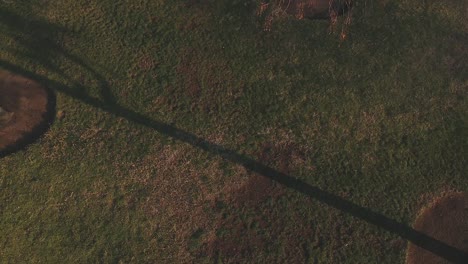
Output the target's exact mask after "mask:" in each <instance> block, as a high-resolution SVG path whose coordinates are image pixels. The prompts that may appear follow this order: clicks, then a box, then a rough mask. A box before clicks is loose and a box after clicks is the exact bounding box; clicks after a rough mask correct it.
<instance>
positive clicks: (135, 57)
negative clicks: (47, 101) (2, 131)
mask: <svg viewBox="0 0 468 264" xmlns="http://www.w3.org/2000/svg"><path fill="white" fill-rule="evenodd" d="M187 2H193V4H192V5H187V4H186V3H187ZM464 2H465V1H461V0H460V1H456V0H453V1H444V2H443V3H439V2H438V1H425V4H421V3H419V2H417V1H406V0H399V1H393V2H390V1H389V3H387V4H386V5H385V6H383V5H381V4H379V3H378V2H375V3H366V4H365V2H364V1H359V2H357V4H356V6H355V10H354V14H353V23H352V25H351V26H350V33H349V38H348V39H347V40H346V41H344V42H340V40H339V37H338V35H337V34H329V33H328V31H327V27H328V23H327V22H326V21H306V20H304V21H297V20H293V19H287V18H282V19H278V20H276V21H275V23H274V24H273V29H272V31H271V32H264V31H262V22H261V21H259V19H257V18H256V17H255V15H254V14H255V3H254V2H251V1H248V0H216V1H215V0H200V1H181V0H173V1H165V0H153V1H149V0H127V1H107V0H102V1H85V0H74V1H68V0H67V1H65V0H64V1H37V0H28V1H0V51H1V52H0V67H1V68H4V69H9V70H12V71H15V72H17V73H19V74H23V75H27V76H29V77H32V78H34V79H36V80H38V81H40V82H41V83H43V84H44V85H45V86H48V87H49V88H51V89H53V90H54V91H55V92H56V95H57V98H56V99H57V104H56V108H57V110H60V111H63V113H64V117H63V119H61V120H59V119H57V120H55V122H54V123H53V125H52V126H51V128H50V130H49V131H48V132H47V133H46V134H45V135H44V136H43V137H42V138H41V139H40V140H39V141H38V142H36V143H34V144H32V145H30V146H29V147H28V149H27V150H25V151H20V152H17V153H15V154H13V155H9V156H7V157H4V158H2V159H1V160H0V212H1V214H0V260H1V261H2V262H5V263H24V262H31V263H36V262H45V263H63V262H66V263H87V262H104V263H120V262H121V263H145V262H149V263H190V262H196V263H204V262H207V263H208V262H210V263H211V262H219V263H226V262H227V263H229V262H250V263H271V262H274V263H284V262H297V263H304V262H306V263H376V262H379V263H402V262H403V261H404V256H405V245H406V244H405V243H406V240H405V239H406V238H405V237H402V234H401V233H398V232H395V231H392V230H389V228H388V227H386V226H385V224H375V223H370V222H372V221H370V220H369V219H370V218H369V217H366V216H365V215H363V214H360V213H359V212H361V213H362V211H359V210H358V211H353V209H352V208H351V207H349V208H348V204H346V203H345V204H344V205H343V203H341V204H342V205H340V203H339V202H338V203H337V204H338V205H337V204H335V205H333V203H332V204H330V203H329V202H330V199H328V198H327V197H325V196H323V195H322V194H320V193H319V192H316V193H312V194H309V195H304V194H303V193H301V192H299V191H298V188H288V187H287V186H284V185H282V184H280V183H274V182H272V181H270V180H268V179H267V178H265V177H264V176H267V177H272V174H271V173H269V172H268V171H266V172H264V173H262V170H261V169H255V168H253V167H252V166H250V167H249V165H248V164H247V165H246V162H244V161H246V159H251V160H255V161H257V162H258V163H257V164H256V165H255V166H257V167H258V166H259V164H262V165H264V166H267V167H269V168H272V169H274V170H275V171H276V172H281V173H284V174H286V175H289V176H291V177H294V178H297V179H300V180H301V181H303V182H304V184H305V183H307V184H309V185H310V186H313V187H317V188H318V189H320V190H322V191H324V192H327V193H329V194H331V195H332V197H334V198H333V199H334V200H339V198H338V197H341V198H342V199H343V200H344V201H347V202H350V203H352V204H354V205H357V206H361V207H362V208H367V209H369V210H370V211H373V212H376V213H378V214H380V215H383V216H385V217H387V218H388V219H392V220H395V221H397V222H399V223H401V224H404V225H406V226H411V224H412V222H413V220H414V219H415V215H416V213H417V212H418V210H419V209H420V208H421V206H422V205H423V204H424V203H425V202H427V201H429V200H430V197H431V196H432V195H437V194H438V193H439V192H441V191H443V190H447V189H456V190H460V191H468V178H467V175H466V171H467V167H466V156H467V155H466V154H467V153H466V149H467V140H466V135H467V134H468V133H467V128H466V117H467V110H468V109H467V103H466V96H467V88H468V79H467V77H468V75H467V73H468V67H467V63H466V62H467V61H468V49H467V46H466V43H467V42H468V28H467V26H466V24H467V21H466V12H467V9H466V8H467V7H466V4H464ZM463 6H464V7H463ZM202 140H206V141H207V142H209V143H206V142H203V141H202ZM210 143H213V144H216V145H218V146H222V147H223V148H224V149H221V148H219V147H217V146H214V145H213V144H210ZM236 155H237V156H236ZM241 155H242V158H240V156H241ZM247 163H248V162H247ZM244 166H245V167H247V169H246V168H244ZM255 166H254V167H255ZM252 169H253V171H254V172H252V171H251V170H252ZM270 172H271V171H270ZM262 174H263V175H262ZM273 174H274V173H273ZM273 176H274V175H273ZM280 182H281V180H280ZM290 187H291V186H290ZM339 201H341V200H339ZM390 229H391V228H390Z"/></svg>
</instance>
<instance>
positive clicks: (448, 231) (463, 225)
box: [406, 193, 468, 264]
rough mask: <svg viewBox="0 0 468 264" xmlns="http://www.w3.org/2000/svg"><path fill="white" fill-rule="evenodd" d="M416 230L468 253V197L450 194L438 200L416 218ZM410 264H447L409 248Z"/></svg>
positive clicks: (416, 249) (438, 258)
mask: <svg viewBox="0 0 468 264" xmlns="http://www.w3.org/2000/svg"><path fill="white" fill-rule="evenodd" d="M414 229H416V230H418V231H420V232H422V233H424V234H426V235H428V236H430V237H433V238H435V239H437V240H439V241H442V242H444V243H446V244H447V245H450V246H453V247H455V248H458V249H460V250H462V251H465V252H468V194H467V193H450V194H447V195H445V196H443V197H440V198H437V199H435V200H434V201H433V202H432V203H431V205H430V206H428V207H427V208H425V209H423V210H422V212H421V214H420V215H419V216H418V217H417V219H416V221H415V224H414ZM406 261H407V263H412V264H419V263H421V264H422V263H424V264H431V263H447V262H446V261H445V260H444V259H442V258H441V257H439V256H437V255H434V254H433V253H431V252H429V251H427V250H425V249H422V248H420V247H418V246H416V245H414V244H411V243H410V244H409V246H408V253H407V258H406Z"/></svg>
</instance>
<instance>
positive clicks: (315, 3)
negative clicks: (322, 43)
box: [257, 0, 353, 40]
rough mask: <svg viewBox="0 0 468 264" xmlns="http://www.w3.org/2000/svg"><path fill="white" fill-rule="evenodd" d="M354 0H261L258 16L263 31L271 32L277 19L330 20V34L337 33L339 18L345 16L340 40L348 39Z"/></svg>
mask: <svg viewBox="0 0 468 264" xmlns="http://www.w3.org/2000/svg"><path fill="white" fill-rule="evenodd" d="M352 3H353V0H261V1H260V3H259V6H258V9H257V16H259V17H262V18H263V29H264V30H265V31H270V30H271V29H272V25H273V21H274V20H275V19H276V18H280V17H285V16H288V15H290V16H294V17H295V18H296V19H299V20H301V19H304V18H308V19H328V20H329V21H330V27H329V30H330V33H335V32H336V31H337V27H338V25H339V23H338V21H339V19H338V17H339V16H341V15H343V16H344V20H343V23H342V24H341V30H340V33H339V34H340V38H341V39H342V40H344V39H346V36H347V31H348V28H349V25H350V24H351V7H352Z"/></svg>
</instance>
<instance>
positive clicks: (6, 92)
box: [0, 71, 48, 151]
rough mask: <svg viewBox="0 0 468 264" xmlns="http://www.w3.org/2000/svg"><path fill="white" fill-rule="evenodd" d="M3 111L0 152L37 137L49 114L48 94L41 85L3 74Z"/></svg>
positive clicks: (0, 81) (0, 100)
mask: <svg viewBox="0 0 468 264" xmlns="http://www.w3.org/2000/svg"><path fill="white" fill-rule="evenodd" d="M0 107H2V108H3V110H5V111H6V112H7V114H4V117H5V115H8V116H7V118H4V120H3V122H1V124H0V151H3V150H5V149H7V148H11V147H13V146H15V145H16V144H18V143H19V142H21V141H24V140H25V138H26V137H29V136H31V134H33V133H35V129H36V128H37V127H39V126H41V125H42V124H43V123H44V121H45V119H46V114H47V111H48V94H47V91H46V90H45V89H44V88H43V87H41V86H40V85H39V84H38V83H36V82H34V81H32V80H30V79H26V78H24V77H21V76H18V75H14V74H12V73H10V72H6V71H1V72H0Z"/></svg>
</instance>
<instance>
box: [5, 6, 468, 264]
mask: <svg viewBox="0 0 468 264" xmlns="http://www.w3.org/2000/svg"><path fill="white" fill-rule="evenodd" d="M25 20H26V19H25V18H22V17H20V16H18V15H16V14H14V13H11V12H9V11H6V10H0V23H1V24H4V25H6V26H8V27H9V28H10V29H11V30H16V31H20V32H22V31H23V30H24V28H25V27H24V26H20V25H25V24H24V23H25V22H24V21H25ZM27 21H29V22H28V23H35V24H36V27H37V29H38V30H36V31H35V32H33V33H31V34H32V35H31V37H29V38H26V39H23V40H20V43H21V44H22V45H23V46H24V48H26V49H27V50H28V52H18V54H17V56H23V57H28V58H29V59H30V60H37V61H38V62H39V63H41V64H42V65H43V66H44V67H46V68H47V69H49V70H50V71H51V72H54V73H56V74H59V75H60V76H61V77H63V78H64V79H66V80H68V81H69V82H70V83H72V84H73V85H72V86H73V87H70V86H69V85H66V84H64V83H62V82H59V81H56V80H52V79H50V78H48V77H47V76H44V75H42V74H38V73H35V72H33V71H31V70H28V69H25V67H21V66H18V65H15V64H13V63H11V62H9V61H7V60H4V59H0V67H1V68H4V69H6V70H8V71H11V72H13V73H16V74H20V75H22V76H24V77H26V78H30V79H32V80H34V81H37V82H39V83H40V84H42V85H43V86H45V87H48V88H49V89H50V90H54V91H56V92H60V93H63V94H65V95H67V96H70V97H72V98H74V99H77V100H79V101H81V102H83V103H85V104H88V105H90V106H93V107H95V108H96V109H99V110H101V111H105V112H108V113H111V114H113V115H115V116H118V117H122V118H125V119H127V120H129V121H131V122H133V123H136V124H139V125H142V126H145V127H147V128H151V129H152V130H154V131H155V132H157V133H161V134H164V135H167V136H170V137H172V138H174V139H176V140H179V141H181V142H184V143H187V144H190V145H192V146H195V147H197V148H199V149H200V150H203V151H206V152H208V153H211V154H213V155H218V156H220V157H222V158H223V159H225V160H226V161H229V162H232V163H235V164H239V165H241V166H243V167H245V168H246V169H247V170H249V171H252V172H255V173H257V174H259V175H262V176H264V177H266V178H269V179H271V180H273V181H275V182H277V183H279V184H281V185H283V186H285V187H287V188H290V189H292V190H295V191H297V192H299V193H302V194H303V195H305V196H307V197H310V198H313V199H315V200H317V201H319V202H321V203H323V204H326V205H328V206H330V207H333V208H335V209H337V210H340V211H342V212H344V213H346V214H349V215H351V216H353V217H355V218H357V219H360V220H361V221H365V222H367V223H369V224H372V225H375V226H377V227H379V228H381V229H383V230H385V231H387V232H390V233H393V234H395V235H397V236H400V237H401V238H403V239H406V240H408V241H410V242H411V243H413V244H415V245H417V246H419V247H421V248H424V249H426V250H428V251H430V252H432V253H434V254H436V255H438V256H440V257H442V258H445V259H446V260H448V261H451V262H454V263H465V261H466V259H468V253H467V252H463V251H461V250H459V249H457V248H454V247H452V246H450V245H448V244H446V243H444V242H441V241H439V240H436V239H434V238H433V237H430V236H428V235H426V234H424V233H421V232H419V231H417V230H415V229H413V228H412V227H410V226H407V225H406V224H403V223H401V222H398V221H397V220H394V219H391V218H389V217H387V216H385V215H383V214H380V213H378V212H375V211H373V210H371V209H369V208H365V207H362V206H360V205H358V204H355V203H353V202H350V201H348V200H346V199H344V198H342V197H339V196H337V195H335V194H333V193H330V192H327V191H324V190H322V189H320V188H318V187H315V186H312V185H310V184H308V183H306V182H304V181H302V180H299V179H297V178H295V177H293V176H291V175H288V174H285V173H282V172H280V171H278V170H275V169H273V168H271V167H268V166H266V165H264V164H262V163H261V162H258V161H256V160H254V159H252V158H250V157H247V156H245V155H241V154H239V153H237V152H236V151H234V150H231V149H227V148H225V147H223V146H221V145H218V144H214V143H212V142H210V141H207V140H205V139H203V138H200V137H198V136H196V135H194V134H192V133H190V132H188V131H184V130H182V129H179V128H177V127H175V126H173V125H169V124H166V123H163V122H159V121H157V120H154V119H152V118H150V117H147V116H145V115H143V114H141V113H138V112H136V111H133V110H131V109H128V108H126V107H123V106H120V105H119V104H117V103H116V101H115V98H114V96H113V94H112V92H111V89H110V86H109V84H108V82H107V81H106V78H105V77H104V76H102V75H101V74H99V73H98V72H97V71H95V70H94V69H93V68H92V67H90V66H89V65H87V64H86V63H85V62H84V61H83V60H81V59H80V58H78V57H76V56H73V55H71V54H70V53H68V52H67V51H66V50H64V49H62V48H61V47H60V46H59V45H56V44H54V39H53V37H51V36H53V34H54V32H56V31H57V30H61V29H60V28H58V27H54V25H49V24H48V23H46V22H41V21H33V20H31V19H27ZM24 34H28V33H24ZM37 36H48V37H45V38H44V37H42V38H39V37H37ZM36 37H37V38H36ZM36 40H37V41H39V42H36ZM37 53H41V55H37ZM56 57H62V58H65V59H66V60H69V61H70V62H72V63H74V64H76V65H77V66H78V67H80V68H82V69H83V70H85V71H87V72H89V73H91V74H92V75H93V76H94V78H95V79H96V80H97V81H98V83H99V86H100V88H101V92H100V95H101V99H99V98H95V97H92V96H90V95H88V94H87V93H86V92H84V91H85V87H84V86H83V85H82V84H80V83H79V82H77V81H76V80H73V78H72V77H70V76H67V74H66V73H65V72H63V71H62V70H61V69H60V68H59V67H58V66H57V65H55V64H54V62H53V58H56ZM51 107H53V106H51ZM29 143H30V142H29ZM14 150H17V149H11V150H10V151H8V152H7V153H2V154H1V155H0V158H1V157H3V156H5V155H6V154H10V153H11V152H12V151H14Z"/></svg>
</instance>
